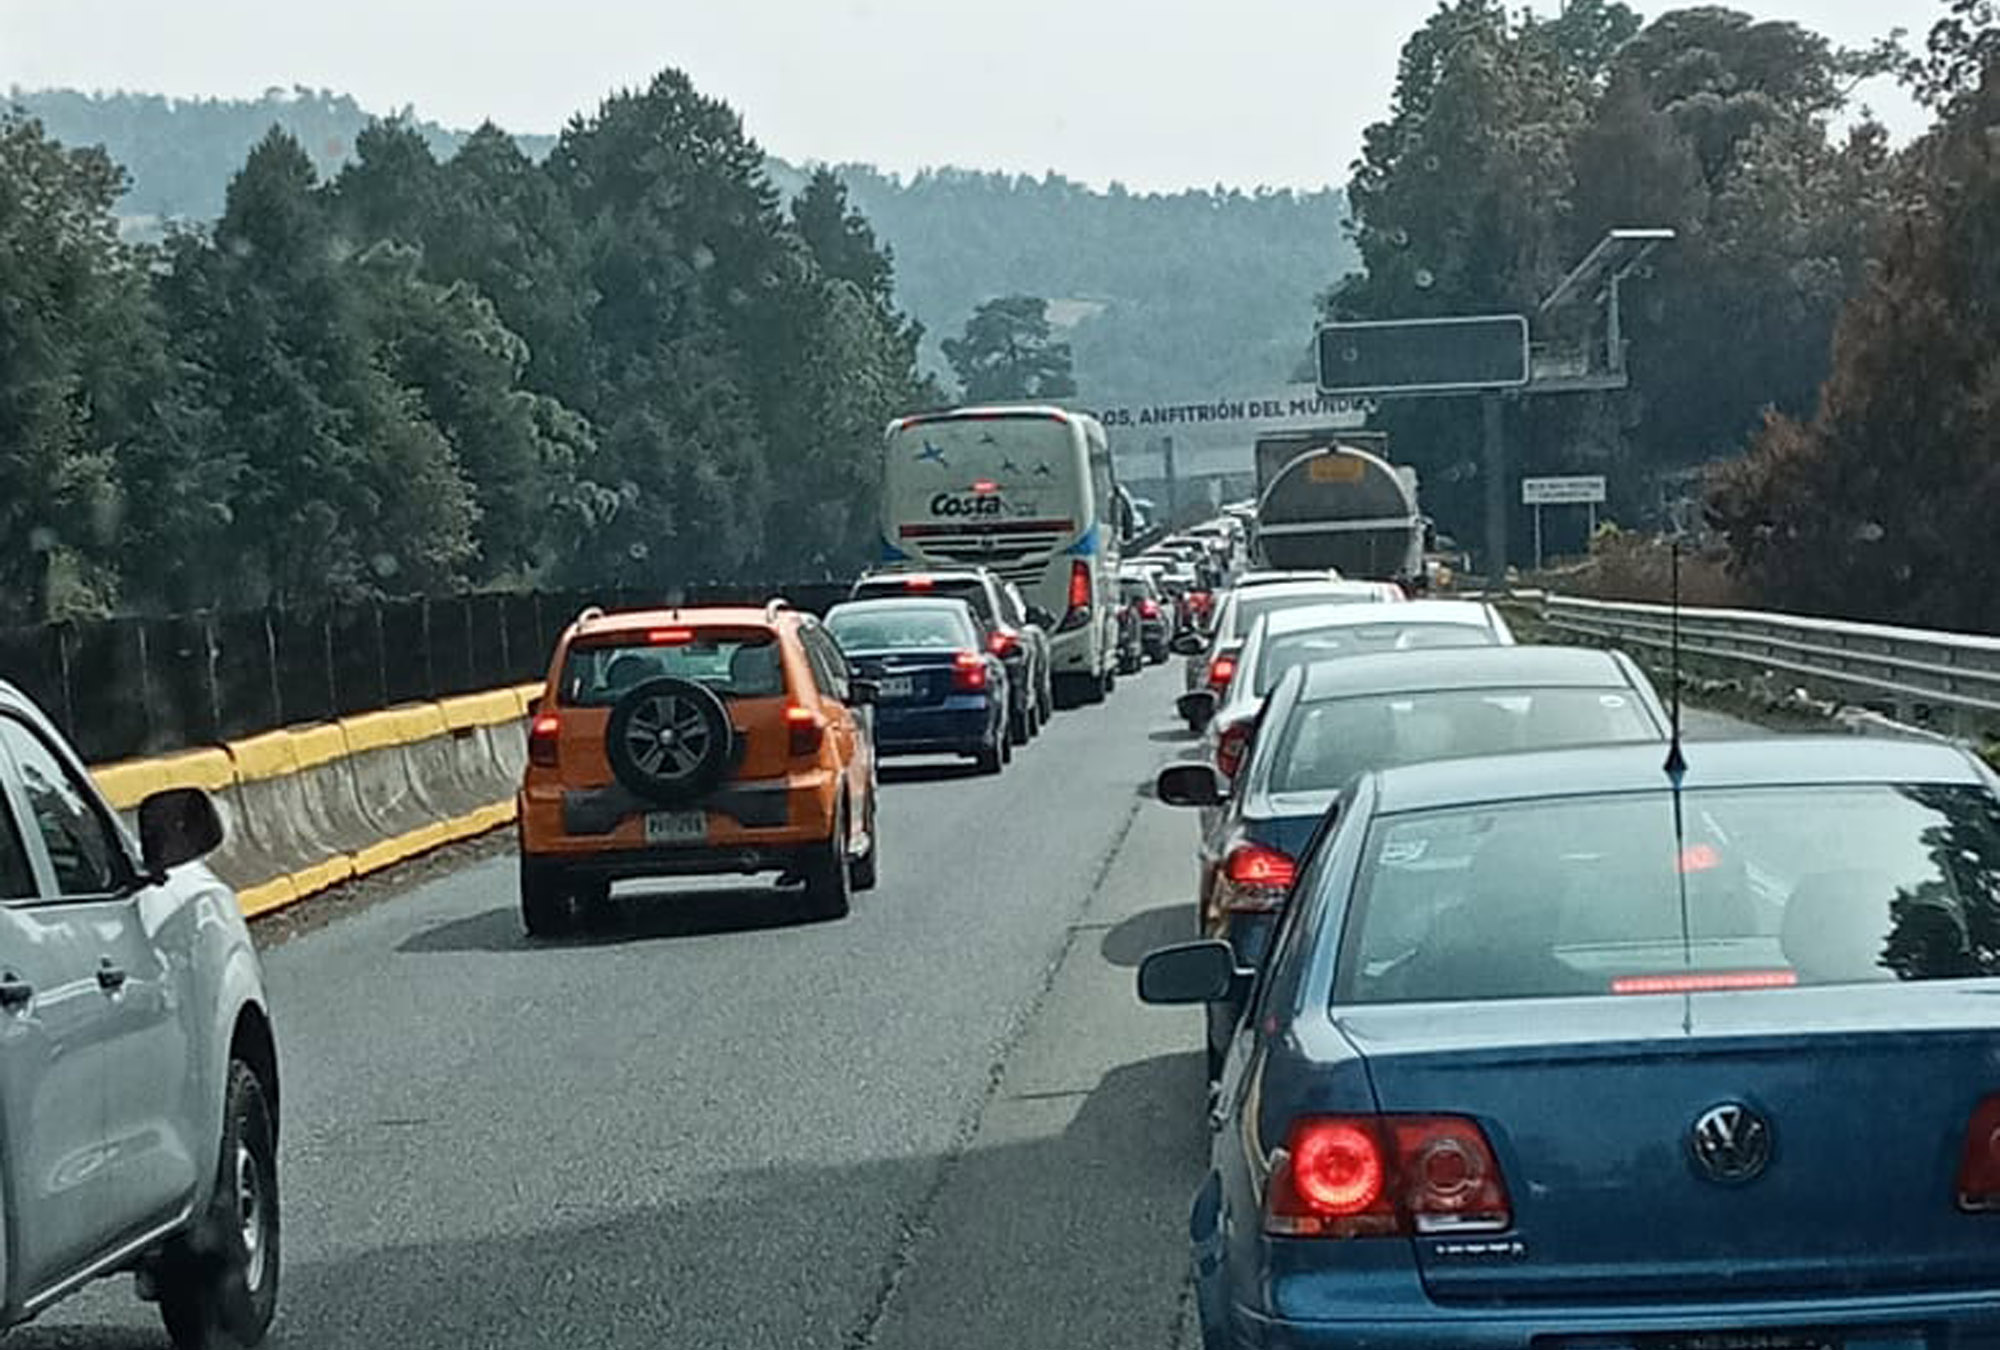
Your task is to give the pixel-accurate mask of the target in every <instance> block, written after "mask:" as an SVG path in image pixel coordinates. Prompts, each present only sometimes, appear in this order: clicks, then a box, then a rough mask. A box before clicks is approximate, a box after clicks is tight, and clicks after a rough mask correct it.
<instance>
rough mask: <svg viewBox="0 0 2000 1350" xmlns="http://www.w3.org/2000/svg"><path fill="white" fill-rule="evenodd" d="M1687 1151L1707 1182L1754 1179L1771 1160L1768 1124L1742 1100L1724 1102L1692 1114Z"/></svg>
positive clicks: (1726, 1183)
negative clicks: (1692, 1125)
mask: <svg viewBox="0 0 2000 1350" xmlns="http://www.w3.org/2000/svg"><path fill="white" fill-rule="evenodd" d="M1688 1151H1689V1152H1690V1153H1691V1154H1693V1155H1694V1164H1695V1166H1696V1167H1698V1168H1700V1169H1701V1173H1702V1175H1703V1176H1705V1177H1707V1178H1708V1179H1709V1180H1710V1181H1715V1182H1720V1183H1722V1184H1724V1185H1736V1184H1739V1183H1742V1182H1745V1181H1754V1180H1755V1179H1756V1178H1757V1177H1758V1176H1760V1175H1762V1173H1763V1171H1764V1169H1765V1167H1767V1166H1769V1165H1770V1162H1771V1125H1770V1122H1768V1121H1766V1120H1765V1119H1764V1117H1762V1116H1760V1115H1758V1114H1757V1112H1755V1111H1753V1110H1751V1109H1750V1108H1749V1107H1747V1106H1745V1105H1744V1104H1743V1103H1742V1102H1723V1103H1722V1104H1720V1105H1719V1106H1711V1107H1709V1108H1708V1110H1706V1111H1704V1112H1702V1113H1701V1114H1700V1115H1699V1116H1697V1117H1695V1122H1694V1127H1693V1128H1692V1129H1690V1130H1689V1131H1688Z"/></svg>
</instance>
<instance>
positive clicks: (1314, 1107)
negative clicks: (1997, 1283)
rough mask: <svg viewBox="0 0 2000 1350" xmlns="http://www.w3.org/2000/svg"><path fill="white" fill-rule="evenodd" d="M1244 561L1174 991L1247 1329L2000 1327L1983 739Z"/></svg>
mask: <svg viewBox="0 0 2000 1350" xmlns="http://www.w3.org/2000/svg"><path fill="white" fill-rule="evenodd" d="M1231 533H1232V532H1231V529H1230V526H1229V523H1228V522H1227V521H1226V520H1218V521H1215V522H1210V524H1209V526H1207V527H1204V528H1202V529H1200V530H1198V531H1189V532H1187V533H1186V534H1185V535H1184V536H1182V537H1180V538H1178V539H1176V540H1171V541H1168V542H1167V543H1166V544H1164V545H1162V546H1161V547H1160V548H1158V549H1156V550H1154V551H1153V552H1152V553H1151V555H1150V556H1149V557H1146V558H1141V559H1140V560H1138V561H1137V562H1136V563H1135V564H1134V565H1135V566H1141V567H1145V566H1152V565H1154V564H1155V562H1157V563H1158V565H1160V566H1175V565H1180V564H1181V563H1182V562H1183V561H1184V560H1185V558H1186V557H1187V556H1188V555H1190V554H1194V549H1193V547H1191V546H1190V545H1193V544H1195V543H1197V542H1199V541H1203V540H1206V539H1209V538H1219V539H1223V540H1225V541H1226V540H1228V539H1229V538H1230V537H1231ZM1194 556H1196V557H1197V558H1198V559H1199V558H1200V556H1201V555H1199V554H1195V555H1194ZM1216 556H1217V557H1218V558H1219V559H1220V560H1221V561H1223V562H1224V563H1225V564H1226V565H1228V566H1229V567H1230V568H1231V572H1230V575H1229V576H1228V578H1227V580H1226V584H1225V585H1223V586H1222V587H1221V588H1220V590H1219V591H1218V593H1217V595H1216V599H1215V605H1214V616H1213V621H1212V622H1211V623H1209V624H1207V625H1195V626H1194V627H1193V628H1192V629H1191V630H1189V631H1184V632H1182V633H1181V634H1179V635H1178V636H1177V637H1176V638H1175V639H1174V650H1175V651H1177V652H1178V653H1180V654H1181V655H1182V656H1183V658H1184V659H1185V662H1186V670H1185V677H1184V680H1183V682H1182V691H1181V692H1180V693H1179V695H1178V696H1177V699H1176V703H1175V707H1174V712H1175V715H1176V716H1177V717H1178V718H1179V719H1180V720H1182V721H1183V722H1184V723H1185V725H1186V727H1187V728H1188V732H1187V734H1188V737H1189V746H1188V749H1187V752H1186V753H1185V754H1184V756H1183V757H1182V758H1181V759H1179V760H1178V761H1177V762H1175V763H1172V764H1170V765H1168V766H1167V767H1166V768H1164V769H1163V770H1161V772H1160V773H1159V775H1158V779H1157V783H1156V792H1157V796H1158V799H1159V800H1160V801H1161V802H1163V803H1165V804H1167V805H1169V806H1174V807H1184V808H1188V809H1190V810H1191V811H1195V812H1198V813H1199V844H1198V847H1197V865H1196V867H1195V868H1194V869H1193V875H1194V878H1195V882H1194V893H1193V896H1192V900H1193V904H1192V905H1191V906H1190V919H1189V924H1188V930H1189V934H1190V940H1189V941H1186V942H1182V943H1179V944H1177V945H1174V946H1171V947H1168V948H1165V949H1163V950H1158V951H1155V952H1153V953H1152V954H1150V955H1149V956H1148V957H1147V958H1146V959H1145V960H1144V962H1143V963H1142V964H1141V967H1140V970H1139V976H1138V992H1139V996H1140V997H1141V998H1142V999H1143V1000H1145V1001H1148V1002H1151V1003H1158V1004H1191V1005H1195V1006H1198V1007H1201V1008H1203V1009H1204V1010H1205V1015H1206V1033H1205V1037H1204V1040H1205V1045H1204V1050H1205V1056H1204V1057H1205V1060H1206V1065H1207V1076H1208V1079H1209V1098H1208V1112H1209V1115H1208V1123H1209V1127H1210V1156H1209V1164H1208V1168H1207V1172H1206V1175H1205V1177H1204V1178H1203V1180H1202V1183H1201V1185H1200V1187H1199V1189H1198V1192H1197V1194H1196V1195H1195V1197H1194V1199H1193V1207H1192V1216H1191V1226H1190V1233H1191V1237H1192V1240H1193V1271H1194V1283H1195V1290H1196V1305H1197V1309H1198V1315H1199V1324H1200V1330H1201V1335H1202V1343H1203V1345H1204V1346H1205V1347H1207V1348H1208V1350H1224V1347H1228V1348H1230V1350H1248V1348H1249V1347H1265V1346H1279V1345H1282V1346H1288V1347H1332V1346H1337V1345H1338V1346H1345V1345H1353V1344H1368V1345H1375V1346H1383V1347H1405V1346H1407V1347H1412V1350H1414V1348H1415V1347H1432V1346H1439V1345H1452V1346H1475V1347H1488V1346H1490V1347H1501V1346H1506V1347H1528V1346H1550V1347H1556V1346H1560V1347H1583V1346H1590V1347H1606V1348H1607V1350H1608V1348H1609V1347H1614V1346H1615V1347H1634V1346H1643V1347H1661V1348H1662V1350H1667V1348H1671V1350H1684V1348H1685V1347H1694V1346H1701V1347H1714V1348H1715V1350H1739V1348H1743V1347H1751V1346H1758V1347H1775V1348H1778V1350H1805V1347H1809V1346H1813V1347H1817V1346H1827V1347H1860V1346H1871V1347H1872V1346H1896V1347H1916V1346H1936V1345H1942V1344H1985V1343H1989V1342H1991V1341H1994V1340H1996V1339H2000V1303H1996V1302H1995V1300H1994V1299H1993V1297H1992V1294H1991V1282H1990V1271H1991V1268H1992V1257H1991V1253H1992V1251H1993V1244H1994V1242H1995V1240H1996V1233H1995V1231H1994V1229H1993V1228H1992V1227H1991V1225H1992V1224H1994V1223H1995V1222H2000V1218H1996V1216H2000V1077H1996V1075H1995V1074H1994V1073H1993V1070H1992V1067H1991V1066H1992V1062H1993V1061H1992V1053H1993V1031H1994V1025H1995V1023H1994V1017H1993V1013H1992V1012H1991V1010H1990V1009H1989V1008H1988V1007H1987V1006H1986V1004H1987V1002H1988V1000H1987V999H1985V998H1983V997H1979V995H1981V994H1983V993H1985V992H1986V991H1985V990H1984V988H1983V985H1984V981H1983V980H1979V979H1975V978H1973V977H1978V976H1987V975H1991V974H1993V973H1995V966H1996V963H2000V941H1996V939H1995V938H1994V936H1993V935H1995V934H2000V780H1996V778H1995V775H1994V773H1993V772H1992V770H1991V769H1990V768H1989V767H1988V766H1987V765H1986V763H1985V762H1984V761H1983V760H1982V759H1981V758H1980V757H1979V756H1977V755H1976V754H1974V753H1972V752H1971V751H1970V750H1969V749H1967V748H1964V747H1961V746H1955V745H1949V744H1945V743H1942V742H1932V743H1922V742H1914V741H1889V740H1873V739H1860V738H1856V737H1852V736H1837V737H1836V736H1821V737H1810V736H1793V737H1787V738H1763V739H1756V740H1747V741H1722V740H1702V741H1689V740H1688V739H1686V738H1685V737H1684V736H1683V734H1682V727H1681V720H1682V719H1681V714H1680V710H1679V707H1678V703H1677V702H1676V701H1675V700H1674V698H1673V697H1672V696H1671V693H1670V696H1669V697H1668V698H1665V699H1663V698H1662V697H1661V694H1660V692H1659V691H1658V690H1656V689H1655V687H1654V686H1653V684H1652V682H1651V680H1650V679H1649V678H1648V676H1647V675H1646V673H1645V671H1644V670H1642V669H1641V668H1640V666H1639V665H1637V664H1636V663H1635V662H1634V661H1633V660H1632V659H1631V658H1630V657H1629V656H1627V655H1626V654H1624V653H1622V652H1618V651H1607V650H1596V649H1589V648H1581V647H1553V646H1537V645H1524V644H1521V643H1518V642H1517V641H1516V639H1515V637H1514V634H1513V632H1512V630H1511V628H1510V625H1509V624H1508V623H1507V621H1506V619H1505V617H1504V616H1503V615H1502V614H1500V613H1499V612H1498V611H1497V610H1496V609H1495V608H1494V607H1493V606H1492V605H1490V604H1488V603H1486V602H1485V601H1483V600H1481V599H1478V598H1464V599H1429V598H1419V599H1411V598H1409V597H1408V595H1407V594H1406V592H1405V590H1404V588H1403V587H1402V586H1400V585H1397V584H1394V583H1393V582H1390V581H1383V580H1373V579H1368V580H1357V579H1353V578H1347V577H1343V576H1341V575H1339V574H1338V573H1337V572H1335V571H1332V570H1326V571H1315V572H1305V571H1301V570H1298V569H1289V570H1285V571H1274V570H1273V571H1266V570H1251V569H1250V568H1248V567H1247V565H1246V564H1247V561H1248V560H1247V559H1246V558H1245V557H1244V555H1243V554H1242V553H1241V552H1240V551H1238V550H1236V549H1235V548H1234V547H1233V546H1230V545H1227V544H1225V546H1224V549H1223V550H1222V551H1221V552H1220V553H1218V554H1217V555H1216Z"/></svg>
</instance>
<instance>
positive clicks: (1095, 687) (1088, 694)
mask: <svg viewBox="0 0 2000 1350" xmlns="http://www.w3.org/2000/svg"><path fill="white" fill-rule="evenodd" d="M1108 674H1109V672H1105V673H1104V674H1098V675H1084V676H1081V677H1079V678H1080V679H1081V680H1082V682H1083V683H1082V686H1081V688H1082V692H1083V701H1084V702H1085V703H1102V702H1104V695H1105V693H1106V689H1105V679H1106V676H1107V675H1108Z"/></svg>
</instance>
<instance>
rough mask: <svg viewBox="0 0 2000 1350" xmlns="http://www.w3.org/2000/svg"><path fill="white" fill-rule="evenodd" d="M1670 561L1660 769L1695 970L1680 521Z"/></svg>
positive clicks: (1687, 1000)
mask: <svg viewBox="0 0 2000 1350" xmlns="http://www.w3.org/2000/svg"><path fill="white" fill-rule="evenodd" d="M1669 542H1670V544H1671V545H1672V550H1673V558H1672V562H1671V564H1670V568H1671V570H1670V572H1669V574H1668V575H1669V582H1668V585H1669V588H1670V589H1669V591H1668V597H1667V598H1668V609H1669V611H1670V618H1671V626H1670V629H1669V633H1670V636H1669V638H1668V644H1669V645H1668V652H1669V666H1670V678H1671V679H1672V680H1673V690H1672V693H1673V706H1672V717H1673V732H1672V738H1671V739H1670V740H1669V741H1668V743H1667V762H1666V764H1665V765H1663V766H1662V767H1663V768H1665V769H1666V771H1667V782H1668V783H1670V784H1672V786H1673V793H1674V885H1675V887H1676V888H1677V889H1678V891H1679V893H1680V906H1681V966H1682V968H1683V969H1686V970H1693V969H1694V923H1693V920H1692V918H1691V917H1690V916H1689V914H1688V879H1687V859H1688V848H1687V815H1686V812H1685V811H1684V810H1683V803H1682V800H1681V784H1682V783H1683V782H1684V781H1685V780H1686V778H1687V767H1688V766H1687V755H1686V754H1685V753H1683V752H1682V750H1681V531H1680V521H1679V520H1678V519H1676V520H1675V521H1674V532H1673V536H1672V538H1671V540H1670V541H1669ZM1681 1033H1682V1034H1683V1035H1689V1036H1691V1035H1693V1034H1694V996H1693V995H1692V994H1684V995H1682V997H1681Z"/></svg>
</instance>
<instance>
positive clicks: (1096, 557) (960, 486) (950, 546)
mask: <svg viewBox="0 0 2000 1350" xmlns="http://www.w3.org/2000/svg"><path fill="white" fill-rule="evenodd" d="M1117 488H1118V484H1117V480H1116V478H1115V477H1114V475H1113V472H1112V467H1111V446H1110V443H1109V442H1108V441H1106V440H1105V437H1104V428H1103V427H1102V426H1101V425H1099V423H1098V421H1097V419H1096V418H1094V417H1091V416H1088V415H1087V414H1084V413H1073V412H1066V411H1064V410H1063V409H1061V408H1046V407H1029V406H1018V407H1015V406H999V407H991V408H954V409H952V410H951V411H949V412H940V413H924V414H921V415H919V416H916V417H905V418H901V419H899V420H898V421H895V422H891V423H890V424H889V433H888V436H887V438H886V442H885V446H884V451H883V472H882V560H883V562H884V563H886V564H890V565H901V566H927V567H948V566H952V565H958V566H963V565H965V564H968V563H970V564H975V565H977V566H980V567H985V568H989V569H991V570H992V571H993V572H995V573H997V574H998V575H1000V576H1002V577H1004V578H1006V579H1007V580H1009V581H1012V582H1015V583H1017V584H1019V586H1020V587H1021V592H1022V594H1023V595H1024V596H1025V597H1026V598H1027V601H1028V603H1029V604H1030V605H1032V606H1034V607H1036V608H1038V609H1041V610H1045V611H1046V612H1047V613H1046V615H1045V616H1044V622H1047V623H1048V625H1049V640H1050V646H1051V652H1050V669H1051V671H1052V672H1053V673H1054V676H1055V680H1056V683H1057V689H1058V696H1059V697H1061V698H1062V699H1063V701H1064V702H1066V703H1078V702H1095V701H1096V700H1098V699H1100V698H1102V697H1103V696H1104V694H1105V692H1107V691H1108V690H1109V689H1110V688H1111V686H1112V684H1113V683H1115V681H1116V680H1117V671H1118V615H1117V606H1118V543H1119V529H1118V519H1119V514H1120V512H1119V499H1118V491H1117Z"/></svg>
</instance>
